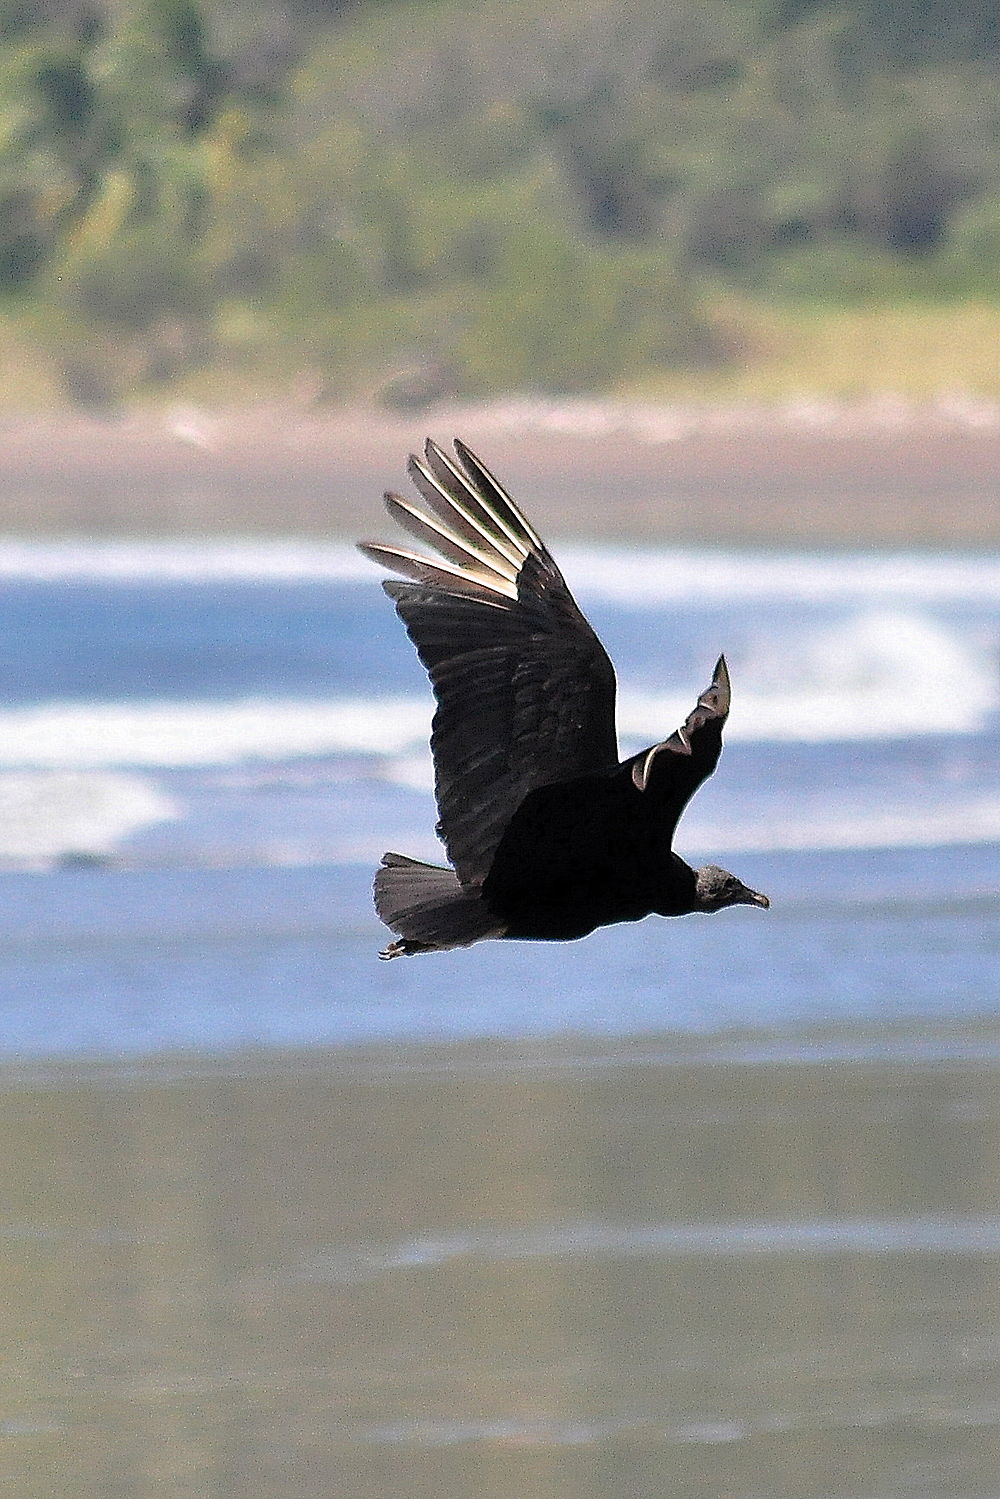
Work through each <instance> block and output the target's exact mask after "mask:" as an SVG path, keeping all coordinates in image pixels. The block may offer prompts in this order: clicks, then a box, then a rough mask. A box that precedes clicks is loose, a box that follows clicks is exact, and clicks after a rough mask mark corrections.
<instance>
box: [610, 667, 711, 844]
mask: <svg viewBox="0 0 1000 1499" xmlns="http://www.w3.org/2000/svg"><path fill="white" fill-rule="evenodd" d="M730 696H731V692H730V683H729V670H728V668H727V666H726V658H725V656H720V657H719V659H718V661H717V662H716V666H715V673H714V675H713V677H712V681H711V684H710V685H709V686H708V687H706V688H705V691H704V692H703V693H702V694H701V697H700V698H699V699H698V701H697V703H696V704H695V706H694V708H693V709H692V711H691V712H690V713H689V714H688V716H687V718H686V719H685V720H684V723H683V724H682V725H681V727H680V728H679V729H675V730H674V732H673V733H672V734H671V736H670V738H669V739H664V740H663V741H662V743H660V744H654V745H653V747H652V749H648V750H644V751H643V753H642V754H641V755H637V756H636V758H635V761H634V762H633V765H632V779H633V781H634V782H635V784H636V786H637V787H638V788H639V790H640V791H642V792H645V793H646V795H648V796H650V797H652V798H654V799H655V805H656V808H657V813H658V816H660V817H662V818H664V819H665V821H666V825H667V826H668V827H669V828H670V830H671V837H672V836H673V829H675V828H676V826H677V823H678V821H679V820H680V816H681V813H682V812H683V811H684V808H685V807H686V806H687V804H688V802H689V801H690V800H691V798H692V796H694V794H695V792H696V791H697V790H698V787H699V786H700V785H701V783H702V781H705V780H707V779H708V777H709V776H710V775H711V774H712V771H713V770H714V769H715V767H716V766H717V765H718V763H719V756H720V755H721V753H722V726H723V724H724V723H725V721H726V719H727V717H728V716H729V702H730Z"/></svg>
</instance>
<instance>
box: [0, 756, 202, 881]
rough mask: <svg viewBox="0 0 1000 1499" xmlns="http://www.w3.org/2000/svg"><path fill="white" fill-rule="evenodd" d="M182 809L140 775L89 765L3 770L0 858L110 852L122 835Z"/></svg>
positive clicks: (0, 779)
mask: <svg viewBox="0 0 1000 1499" xmlns="http://www.w3.org/2000/svg"><path fill="white" fill-rule="evenodd" d="M177 815H178V809H177V808H176V807H175V805H174V803H173V802H172V801H170V799H169V798H168V797H166V796H164V795H163V793H162V792H161V791H159V790H158V788H157V787H156V786H153V785H150V783H149V782H148V781H145V780H143V779H141V778H140V777H138V776H129V775H117V774H113V773H111V772H107V771H105V772H101V773H97V774H93V773H88V772H84V771H54V772H44V771H34V772H31V771H25V772H8V773H6V774H0V861H3V862H17V863H33V862H35V861H40V862H45V861H48V860H50V859H55V858H59V857H62V856H66V855H69V854H83V855H101V854H107V853H110V852H111V851H112V850H113V849H114V848H115V846H116V845H117V843H118V842H119V840H120V839H122V838H124V837H126V836H127V835H128V834H130V833H135V832H137V831H138V830H139V829H140V828H143V827H149V826H150V825H152V824H153V823H157V822H164V821H167V820H168V819H171V818H173V817H175V816H177Z"/></svg>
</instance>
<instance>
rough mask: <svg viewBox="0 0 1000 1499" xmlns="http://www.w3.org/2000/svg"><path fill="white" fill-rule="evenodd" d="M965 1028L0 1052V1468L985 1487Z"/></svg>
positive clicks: (979, 1280)
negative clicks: (15, 1056) (785, 1041)
mask: <svg viewBox="0 0 1000 1499" xmlns="http://www.w3.org/2000/svg"><path fill="white" fill-rule="evenodd" d="M981 1029H982V1028H981V1027H980V1029H973V1030H972V1031H970V1034H969V1035H968V1036H967V1037H965V1038H964V1039H963V1038H961V1037H958V1036H956V1037H953V1038H952V1040H953V1041H954V1043H955V1045H954V1049H953V1052H952V1059H951V1060H949V1059H948V1056H947V1045H946V1046H945V1051H944V1053H942V1054H939V1055H938V1056H937V1058H936V1060H930V1059H927V1060H924V1061H921V1060H919V1058H920V1046H919V1045H917V1044H916V1043H917V1041H918V1040H919V1038H918V1037H916V1036H914V1037H913V1038H911V1043H910V1047H909V1051H907V1050H906V1048H897V1047H896V1046H895V1045H894V1041H893V1037H892V1035H891V1033H886V1034H884V1035H879V1034H875V1033H873V1034H867V1035H866V1034H860V1033H859V1034H858V1035H856V1036H855V1037H854V1038H853V1042H852V1044H849V1045H846V1047H845V1045H844V1041H845V1038H841V1044H840V1045H833V1046H832V1047H831V1048H830V1049H828V1050H827V1049H825V1047H824V1042H823V1038H822V1037H817V1038H816V1039H815V1042H814V1044H813V1051H814V1055H813V1056H812V1058H811V1059H810V1057H809V1055H808V1050H809V1048H806V1049H805V1051H804V1052H803V1053H802V1054H800V1055H798V1056H796V1052H795V1049H794V1048H793V1049H792V1050H791V1051H790V1053H789V1055H788V1057H787V1058H786V1059H785V1061H783V1062H782V1061H776V1060H774V1059H773V1058H772V1059H771V1060H767V1059H766V1058H763V1057H760V1058H758V1060H754V1058H753V1050H754V1049H753V1048H747V1049H745V1050H744V1052H743V1056H742V1060H738V1059H739V1057H740V1046H739V1044H738V1038H737V1041H736V1043H734V1045H733V1046H732V1047H731V1048H730V1052H729V1056H728V1059H727V1060H726V1061H725V1064H724V1065H720V1064H719V1061H718V1060H717V1059H716V1060H713V1059H712V1058H711V1057H709V1056H706V1057H703V1058H701V1059H700V1060H699V1059H698V1058H697V1057H693V1056H692V1055H691V1054H690V1047H688V1049H687V1052H686V1051H685V1048H684V1046H683V1045H681V1044H679V1043H678V1042H677V1041H676V1040H673V1041H672V1040H670V1039H669V1038H657V1037H648V1038H644V1039H641V1040H636V1041H633V1042H609V1043H593V1044H590V1045H589V1046H588V1045H586V1044H582V1043H574V1042H572V1041H569V1040H567V1041H562V1042H560V1041H550V1042H544V1043H528V1042H524V1043H491V1044H488V1045H486V1044H483V1045H480V1046H453V1047H438V1048H428V1047H418V1046H414V1047H386V1048H382V1049H368V1050H364V1051H352V1050H350V1049H347V1050H342V1051H339V1052H334V1053H323V1052H315V1051H314V1052H303V1053H285V1054H281V1053H273V1054H270V1055H266V1054H259V1055H255V1056H247V1057H244V1058H243V1059H241V1060H233V1061H229V1062H217V1063H213V1062H211V1061H209V1060H206V1059H189V1060H188V1062H186V1063H185V1062H184V1061H183V1059H182V1060H179V1061H175V1062H170V1061H167V1060H160V1061H158V1062H149V1063H138V1064H134V1065H133V1066H131V1067H126V1066H114V1065H105V1066H104V1067H95V1068H88V1067H86V1066H85V1065H84V1064H77V1065H76V1066H75V1067H73V1068H66V1069H64V1068H61V1067H59V1066H57V1065H52V1066H46V1067H43V1068H38V1069H35V1070H32V1071H27V1072H19V1071H18V1070H17V1069H16V1068H8V1069H6V1070H5V1071H4V1073H3V1075H2V1077H0V1128H2V1132H3V1138H4V1141H5V1150H4V1154H3V1160H2V1162H0V1191H2V1200H3V1202H4V1214H3V1224H2V1228H0V1242H2V1245H3V1252H4V1258H5V1274H4V1288H5V1293H4V1294H5V1307H6V1327H7V1336H6V1348H7V1353H6V1358H5V1361H4V1367H3V1371H2V1373H0V1385H2V1391H0V1402H2V1409H3V1413H4V1415H3V1424H2V1432H0V1435H2V1443H0V1473H2V1476H3V1479H4V1481H5V1482H6V1484H7V1486H8V1488H9V1490H10V1492H11V1493H15V1492H16V1493H18V1494H23V1495H39V1496H41V1495H43V1494H44V1495H45V1496H46V1499H49V1496H54V1499H62V1496H66V1499H68V1496H70V1495H72V1496H74V1499H126V1496H128V1499H132V1496H135V1495H139V1494H147V1493H170V1494H171V1495H178V1496H181V1495H183V1496H189V1495H190V1496H194V1495H199V1496H201V1495H204V1496H208V1495H211V1496H213V1499H385V1496H386V1495H390V1494H400V1495H406V1496H408V1499H441V1496H442V1495H447V1496H448V1499H484V1496H486V1499H513V1496H518V1499H554V1496H564V1499H621V1496H622V1495H629V1496H630V1499H662V1496H663V1495H665V1494H677V1495H683V1496H685V1499H719V1495H720V1494H731V1495H741V1496H750V1495H754V1496H757V1495H760V1496H764V1495H766V1496H767V1499H847V1496H851V1499H855V1496H857V1495H859V1494H864V1495H872V1496H876V1495H877V1496H884V1495H898V1494H919V1495H921V1496H930V1495H946V1494H947V1495H959V1494H961V1495H963V1496H966V1499H972V1496H981V1499H987V1496H990V1499H993V1496H995V1494H996V1452H997V1437H998V1430H997V1428H998V1425H1000V1409H998V1405H997V1388H998V1375H1000V1218H998V1216H997V1200H998V1199H997V1189H998V1185H1000V1182H998V1175H997V1173H998V1164H997V1163H998V1162H1000V1070H998V1063H997V1056H998V1047H997V1041H998V1037H997V1035H996V1034H995V1033H994V1032H995V1028H987V1029H989V1031H990V1033H989V1034H988V1035H987V1034H980V1030H981ZM944 1040H945V1042H946V1043H947V1037H945V1038H944ZM963 1057H964V1060H963ZM734 1058H735V1059H736V1060H734Z"/></svg>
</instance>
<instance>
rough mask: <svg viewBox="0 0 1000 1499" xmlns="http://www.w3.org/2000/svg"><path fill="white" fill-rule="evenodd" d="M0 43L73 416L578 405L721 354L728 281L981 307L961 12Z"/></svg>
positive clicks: (578, 11) (10, 135) (270, 19)
mask: <svg viewBox="0 0 1000 1499" xmlns="http://www.w3.org/2000/svg"><path fill="white" fill-rule="evenodd" d="M904 13H905V16H904ZM904 19H905V20H906V24H903V21H904ZM0 50H2V60H3V66H2V68H0V132H2V141H3V147H4V149H3V151H2V154H0V296H2V297H3V298H4V299H5V301H6V303H7V305H8V308H9V309H13V311H14V313H15V314H16V315H17V316H20V317H22V318H23V320H24V321H25V323H26V324H28V325H30V326H31V328H32V329H34V330H35V331H36V334H37V336H38V338H39V339H41V340H43V341H44V342H46V343H47V346H48V347H49V348H50V350H51V353H52V357H53V359H54V360H56V361H58V362H59V364H60V367H61V370H62V375H63V379H64V383H65V385H66V387H67V388H68V389H69V390H70V391H72V392H73V393H75V394H77V395H78V396H80V397H81V398H93V399H100V398H108V399H111V398H114V397H116V396H118V395H120V394H123V393H129V392H133V391H141V390H142V389H148V388H149V387H150V386H152V385H155V384H157V383H161V384H162V383H168V384H169V383H172V382H175V381H177V380H182V379H184V378H185V377H187V376H188V375H189V374H190V373H191V372H192V371H196V370H198V369H199V368H204V367H209V368H211V367H217V368H219V369H223V368H228V369H230V370H233V371H240V370H243V371H245V372H247V373H248V375H249V376H252V377H253V378H259V379H268V378H278V377H280V378H285V377H287V376H288V375H289V374H291V373H293V372H295V371H296V370H308V371H310V372H311V373H312V375H313V377H314V379H315V380H316V381H317V382H318V388H321V389H323V390H326V391H328V392H329V393H330V394H331V395H339V394H344V393H347V392H351V391H358V390H368V391H370V390H378V389H384V390H385V391H387V392H391V393H393V394H395V395H397V396H398V397H399V398H404V397H405V395H406V394H407V393H410V394H412V395H413V398H417V396H418V395H419V394H420V393H422V392H426V393H433V392H434V391H436V390H448V391H454V392H470V393H472V392H476V393H481V392H488V391H491V390H498V389H509V388H513V387H520V388H524V387H530V386H536V387H541V388H546V389H575V388H576V389H579V388H596V387H604V386H608V385H611V384H613V383H615V382H616V381H620V380H621V379H623V378H627V377H629V376H635V375H638V374H640V373H643V372H647V371H649V370H652V369H656V368H658V367H671V366H672V367H676V366H678V365H682V364H684V363H691V362H698V361H702V362H704V361H708V360H713V359H722V358H725V357H726V354H727V352H728V351H729V349H730V348H731V333H730V331H729V330H728V329H727V330H724V329H721V328H720V327H719V325H718V323H717V320H716V318H715V316H714V315H713V312H712V310H711V309H712V306H713V305H714V301H713V299H717V296H718V292H719V289H720V288H726V287H729V288H737V289H741V290H743V291H746V290H751V291H752V292H753V293H754V294H755V295H758V296H764V297H767V296H772V297H776V298H787V297H789V296H794V297H799V298H805V299H814V300H816V299H834V300H840V301H843V302H850V301H859V300H864V299H865V298H871V299H878V300H883V301H885V300H892V299H893V298H897V299H899V298H905V297H911V296H914V295H922V296H925V297H928V298H939V299H940V298H947V297H949V296H960V295H967V294H969V293H975V294H976V295H978V296H980V297H984V298H991V297H994V296H995V294H996V274H997V273H996V265H997V252H998V248H1000V210H998V207H997V205H998V203H1000V128H998V127H1000V118H998V116H1000V98H998V95H997V91H996V87H995V68H996V61H997V53H998V51H1000V26H998V24H997V22H996V18H995V17H994V16H993V14H992V12H991V11H989V10H988V8H987V9H983V8H982V7H981V6H979V7H977V6H974V5H973V4H972V3H971V0H965V3H959V4H949V5H947V6H944V4H943V0H942V3H941V4H938V3H937V0H905V4H901V5H893V6H890V5H889V4H888V3H887V0H844V3H841V4H833V3H827V0H756V3H753V0H744V3H740V0H717V3H714V4H712V5H710V6H706V5H705V4H703V3H702V0H668V3H666V4H664V3H663V0H587V3H583V0H563V3H562V4H561V5H560V6H559V7H558V9H556V8H554V7H549V6H546V5H543V4H542V3H541V0H504V3H500V0H486V3H484V4H483V5H482V6H480V7H476V8H469V7H461V6H459V5H458V4H457V3H454V0H452V3H446V0H438V3H432V0H368V3H364V0H357V3H348V0H280V3H279V0H265V3H264V4H263V6H261V5H257V6H254V7H251V6H249V5H247V4H246V3H245V0H114V3H112V0H103V3H101V0H0Z"/></svg>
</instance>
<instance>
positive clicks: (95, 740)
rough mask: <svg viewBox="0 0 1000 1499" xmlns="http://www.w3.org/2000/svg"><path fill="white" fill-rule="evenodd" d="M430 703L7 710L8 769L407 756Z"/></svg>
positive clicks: (3, 737) (4, 747)
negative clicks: (402, 753) (404, 752)
mask: <svg viewBox="0 0 1000 1499" xmlns="http://www.w3.org/2000/svg"><path fill="white" fill-rule="evenodd" d="M429 727H430V707H429V704H428V702H427V701H426V700H425V699H422V698H380V699H375V700H369V699H363V698H336V699H332V700H329V701H321V702H315V701H310V700H302V699H295V698H291V699H288V698H247V699H243V700H240V701H237V702H207V703H203V702H153V703H44V704H41V705H39V706H38V707H31V708H13V709H8V710H6V711H4V712H0V765H9V766H15V765H16V766H26V767H42V766H46V767H61V768H74V769H88V768H89V769H96V768H98V767H105V766H108V767H110V766H195V765H236V764H239V763H240V762H242V761H246V760H286V759H294V758H297V757H300V756H305V755H327V754H345V753H367V754H387V755H391V754H394V753H398V752H399V751H401V750H403V749H405V748H406V747H407V746H409V745H411V744H413V743H415V742H419V741H421V740H425V739H426V737H427V733H428V730H429Z"/></svg>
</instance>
